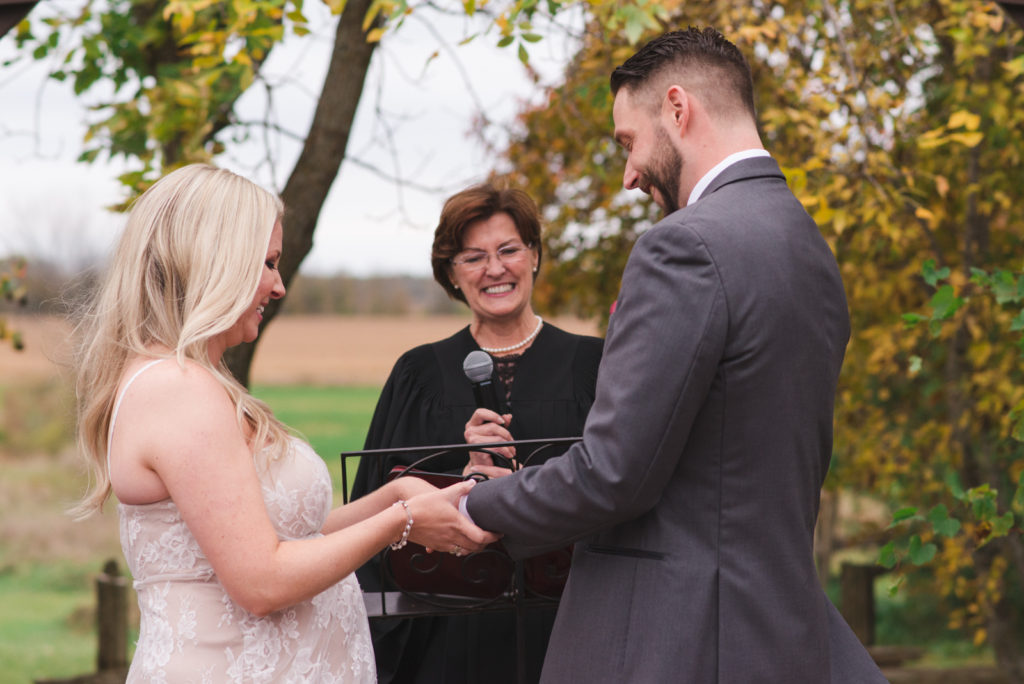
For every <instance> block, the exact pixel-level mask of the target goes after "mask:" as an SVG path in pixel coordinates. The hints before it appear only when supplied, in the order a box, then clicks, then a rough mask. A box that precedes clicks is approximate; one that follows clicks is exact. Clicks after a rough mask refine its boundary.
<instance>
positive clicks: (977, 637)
mask: <svg viewBox="0 0 1024 684" xmlns="http://www.w3.org/2000/svg"><path fill="white" fill-rule="evenodd" d="M987 638H988V632H987V631H986V630H985V628H984V627H979V628H978V629H977V630H976V631H975V632H974V645H975V646H981V645H982V644H983V643H985V639H987Z"/></svg>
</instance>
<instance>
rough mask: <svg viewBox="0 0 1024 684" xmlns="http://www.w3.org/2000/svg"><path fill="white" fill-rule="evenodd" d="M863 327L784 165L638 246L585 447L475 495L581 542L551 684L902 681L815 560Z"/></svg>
mask: <svg viewBox="0 0 1024 684" xmlns="http://www.w3.org/2000/svg"><path fill="white" fill-rule="evenodd" d="M849 334H850V327H849V316H848V312H847V308H846V297H845V295H844V292H843V285H842V282H841V280H840V277H839V270H838V268H837V266H836V262H835V259H834V257H833V256H832V253H831V252H830V251H829V248H828V246H827V244H826V243H825V241H824V240H823V239H822V237H821V234H820V233H819V231H818V228H817V226H816V225H815V224H814V222H813V220H812V219H811V218H810V217H809V216H808V215H807V213H806V212H805V211H804V209H803V207H802V206H801V205H800V203H799V202H798V201H797V199H796V198H795V197H794V196H793V194H792V193H791V192H790V191H789V189H788V187H787V186H786V182H785V178H784V176H783V175H782V173H781V171H780V170H779V167H778V165H777V164H776V163H775V162H774V161H773V160H771V159H769V158H756V159H750V160H746V161H742V162H739V163H737V164H734V165H733V166H731V167H729V168H727V169H726V170H725V171H724V172H723V173H722V174H720V175H719V176H718V178H716V179H715V180H714V182H713V183H712V184H711V186H710V187H709V188H708V189H707V190H706V191H705V193H704V194H703V195H702V197H701V199H700V200H699V201H698V202H696V203H694V204H693V205H691V206H689V207H686V208H684V209H681V210H680V211H677V212H675V213H673V214H672V215H670V216H668V217H667V218H665V219H664V220H663V221H661V222H660V223H658V224H657V225H656V226H654V227H653V228H651V230H649V231H648V232H647V233H646V234H644V235H643V236H642V237H641V238H640V239H639V240H637V242H636V246H635V247H634V249H633V252H632V254H631V255H630V257H629V261H628V263H627V265H626V270H625V273H624V274H623V278H622V288H621V292H620V296H619V300H618V305H617V308H616V311H615V313H614V314H612V317H611V322H610V324H609V327H608V335H607V338H606V341H605V351H604V357H603V359H602V361H601V365H600V369H599V372H598V383H597V395H596V398H595V402H594V405H593V408H592V409H591V412H590V416H589V418H588V420H587V423H586V427H585V429H584V434H583V441H582V442H581V443H579V444H577V445H575V446H574V447H573V448H572V449H570V450H569V451H568V452H567V453H566V454H565V455H564V456H562V457H560V458H555V459H552V460H550V461H548V462H547V463H546V464H544V465H542V466H539V467H536V468H526V469H525V470H523V471H522V472H520V473H517V474H516V475H513V476H510V477H505V478H501V479H498V480H491V481H488V482H484V483H481V484H478V485H477V486H476V487H474V488H473V490H472V491H471V492H470V494H469V497H468V499H467V507H468V511H469V514H470V515H471V516H472V518H473V520H474V521H475V522H476V523H478V524H479V525H480V526H482V527H484V528H486V529H489V530H496V531H500V532H503V533H504V534H505V538H504V543H505V546H506V547H507V548H508V549H509V550H510V552H511V553H513V554H514V555H517V556H528V555H532V554H536V553H539V552H541V551H544V550H547V549H550V548H553V547H558V546H562V545H564V544H566V543H568V542H576V543H577V544H576V548H575V553H574V556H573V561H572V569H571V571H570V575H569V581H568V584H567V586H566V589H565V593H564V594H563V596H562V600H561V605H560V607H559V612H558V617H557V619H556V623H555V628H554V633H553V635H552V639H551V643H550V645H549V648H548V654H547V659H546V660H545V663H544V674H543V678H542V681H544V682H550V683H551V684H564V683H566V682H587V683H588V684H590V683H593V682H615V683H630V684H632V683H638V684H644V683H651V684H657V683H661V682H673V683H674V682H687V683H688V682H693V683H695V684H703V683H705V682H729V683H733V684H751V683H753V682H779V683H780V684H824V683H826V682H844V683H845V682H850V683H851V684H853V683H856V684H865V683H867V682H884V681H885V679H884V678H883V677H882V675H881V673H880V672H879V670H878V669H877V668H876V667H875V664H874V663H873V662H872V661H871V658H870V656H868V654H867V652H866V651H865V650H864V648H863V647H862V646H861V645H860V643H859V642H858V641H857V639H856V637H855V636H854V635H853V633H852V631H850V629H849V627H848V626H847V625H846V623H845V622H844V621H843V620H842V618H841V617H840V616H839V614H838V612H837V611H836V610H835V608H834V607H833V606H832V604H831V603H830V602H829V600H828V598H827V597H826V596H825V594H824V592H823V591H822V589H821V587H820V585H819V583H818V579H817V575H816V574H815V569H814V562H813V557H812V538H813V530H814V523H815V519H816V517H817V513H818V500H819V491H820V488H821V484H822V481H823V480H824V477H825V474H826V472H827V471H828V465H829V459H830V457H831V451H832V408H833V400H834V396H835V390H836V382H837V378H838V375H839V368H840V366H841V365H842V360H843V354H844V351H845V348H846V343H847V340H848V339H849Z"/></svg>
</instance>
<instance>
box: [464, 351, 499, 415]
mask: <svg viewBox="0 0 1024 684" xmlns="http://www.w3.org/2000/svg"><path fill="white" fill-rule="evenodd" d="M462 370H463V372H464V373H465V374H466V377H467V378H469V382H470V383H471V384H472V385H473V398H474V399H476V405H477V408H485V409H490V410H491V411H494V412H495V413H499V414H500V413H501V408H500V405H499V403H498V393H497V392H496V391H495V389H494V382H493V381H492V380H491V375H492V374H493V373H494V361H493V360H492V359H491V355H490V354H488V353H487V352H484V351H480V350H475V351H471V352H469V354H467V355H466V359H465V360H464V361H463V362H462Z"/></svg>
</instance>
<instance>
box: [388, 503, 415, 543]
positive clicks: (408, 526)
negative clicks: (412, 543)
mask: <svg viewBox="0 0 1024 684" xmlns="http://www.w3.org/2000/svg"><path fill="white" fill-rule="evenodd" d="M399 504H401V506H402V508H404V509H405V529H404V530H402V538H401V539H399V540H398V541H396V542H395V543H393V544H388V547H389V548H390V549H391V550H392V551H398V549H400V548H402V547H403V546H405V545H406V544H408V543H409V533H410V532H412V513H411V512H410V511H409V504H407V503H405V500H404V499H399V500H398V501H396V502H395V503H393V504H391V505H392V506H398V505H399Z"/></svg>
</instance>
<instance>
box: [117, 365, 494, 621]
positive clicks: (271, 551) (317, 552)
mask: <svg viewBox="0 0 1024 684" xmlns="http://www.w3.org/2000/svg"><path fill="white" fill-rule="evenodd" d="M172 368H173V369H174V372H153V373H152V374H147V375H144V376H141V377H140V378H139V383H140V384H142V386H141V387H139V390H138V392H137V394H136V397H135V398H134V399H133V401H132V402H131V403H132V406H130V407H129V406H125V407H123V409H122V410H125V409H129V410H130V411H131V414H132V416H131V423H130V425H131V426H132V427H131V431H132V433H133V435H132V436H131V437H132V438H133V439H134V442H133V444H135V445H137V448H136V449H133V451H132V453H133V454H139V458H141V459H142V461H143V463H142V465H143V466H144V467H148V468H150V469H151V470H152V471H153V472H155V473H156V474H157V476H158V477H159V478H160V480H161V481H162V482H163V484H164V485H165V486H166V488H167V491H168V492H169V493H170V496H171V498H172V499H173V500H174V502H175V504H176V505H177V507H178V510H179V511H180V512H181V515H182V517H183V518H184V520H185V523H186V524H187V525H188V527H189V530H190V531H191V532H192V534H193V535H194V536H195V538H196V540H197V541H198V543H199V546H200V547H201V548H202V550H203V553H204V554H205V555H206V557H207V559H208V560H209V561H210V564H211V565H212V566H213V569H214V571H215V572H216V574H217V577H218V579H219V580H220V582H221V583H222V584H223V585H224V588H225V589H226V590H227V592H228V594H229V595H230V596H231V597H232V598H233V599H234V600H235V601H236V602H237V603H238V604H239V605H241V606H242V607H243V608H245V609H246V610H248V611H250V612H252V613H254V614H256V615H265V614H267V613H270V612H273V611H275V610H279V609H281V608H285V607H287V606H289V605H292V604H294V603H296V602H298V601H301V600H304V599H307V598H310V597H312V596H314V595H316V594H318V593H319V592H321V591H323V590H324V589H326V588H327V587H329V586H330V585H332V584H334V583H336V582H338V581H339V580H341V579H342V578H344V577H345V576H346V575H348V574H350V573H352V572H353V571H354V570H355V569H356V568H358V567H359V566H360V565H362V564H363V563H365V562H366V561H367V560H368V559H369V558H370V557H371V556H372V555H373V554H375V553H376V552H378V551H379V550H380V549H381V548H383V547H384V546H385V545H386V544H388V543H392V542H396V541H398V540H400V539H401V538H402V534H403V530H404V529H405V527H406V525H407V520H408V518H407V514H406V510H405V508H404V507H403V506H400V505H390V503H389V502H388V501H387V500H386V498H384V495H382V497H381V498H379V499H376V500H375V501H374V502H370V503H372V504H373V505H372V507H371V505H370V504H369V503H368V504H364V508H362V509H360V508H358V507H357V509H355V511H354V512H355V513H361V515H354V516H353V519H355V518H359V521H358V522H353V523H352V524H349V525H347V526H343V527H342V526H341V525H340V522H341V520H340V519H339V518H338V517H335V518H334V520H333V521H332V526H333V528H334V529H333V531H331V532H330V534H327V535H326V536H323V537H319V538H316V539H308V540H301V541H284V542H282V541H280V540H278V538H277V534H276V532H275V530H274V528H273V526H272V525H271V522H270V519H269V518H268V516H267V512H266V509H265V507H264V502H263V498H262V493H261V488H260V483H259V480H258V478H257V475H256V470H255V467H254V465H253V459H252V454H251V450H250V448H249V446H248V445H247V444H246V440H245V438H244V436H243V435H242V433H241V431H240V430H239V428H238V426H237V423H236V419H235V410H234V406H233V405H232V403H231V401H230V399H229V397H228V396H227V393H226V392H225V391H224V389H223V388H222V387H221V385H220V384H219V383H218V382H217V381H216V379H215V378H213V377H212V376H211V375H210V374H209V373H208V372H206V371H205V370H202V369H199V368H197V367H193V366H190V367H188V368H186V369H185V370H181V369H179V368H177V366H172ZM156 370H157V369H154V371H156ZM147 376H149V377H147ZM126 403H127V402H126ZM128 417H129V416H125V418H126V424H128V423H127V419H128ZM468 486H471V484H470V483H464V484H462V485H457V486H456V487H451V488H448V489H447V490H438V491H437V492H434V493H430V494H421V495H418V496H413V497H411V498H410V499H409V501H408V506H409V512H410V513H411V515H412V516H413V519H414V520H415V523H414V525H413V530H412V534H411V535H410V538H411V539H413V540H415V541H417V542H420V543H422V544H424V545H425V546H429V547H432V548H439V549H445V550H447V549H451V548H452V547H454V546H455V545H456V544H457V545H459V546H462V547H463V548H466V549H471V550H475V549H479V548H482V547H483V545H485V544H486V543H489V542H490V541H492V540H493V539H494V538H495V537H494V536H493V535H491V534H489V533H485V532H484V531H482V530H480V529H478V528H476V527H474V526H473V525H471V524H470V523H468V521H466V520H465V519H464V518H463V517H462V516H460V515H459V514H458V511H457V510H456V509H455V507H454V505H453V501H452V499H454V498H455V497H457V496H459V495H461V493H462V490H463V489H466V488H468ZM389 495H390V494H389Z"/></svg>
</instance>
